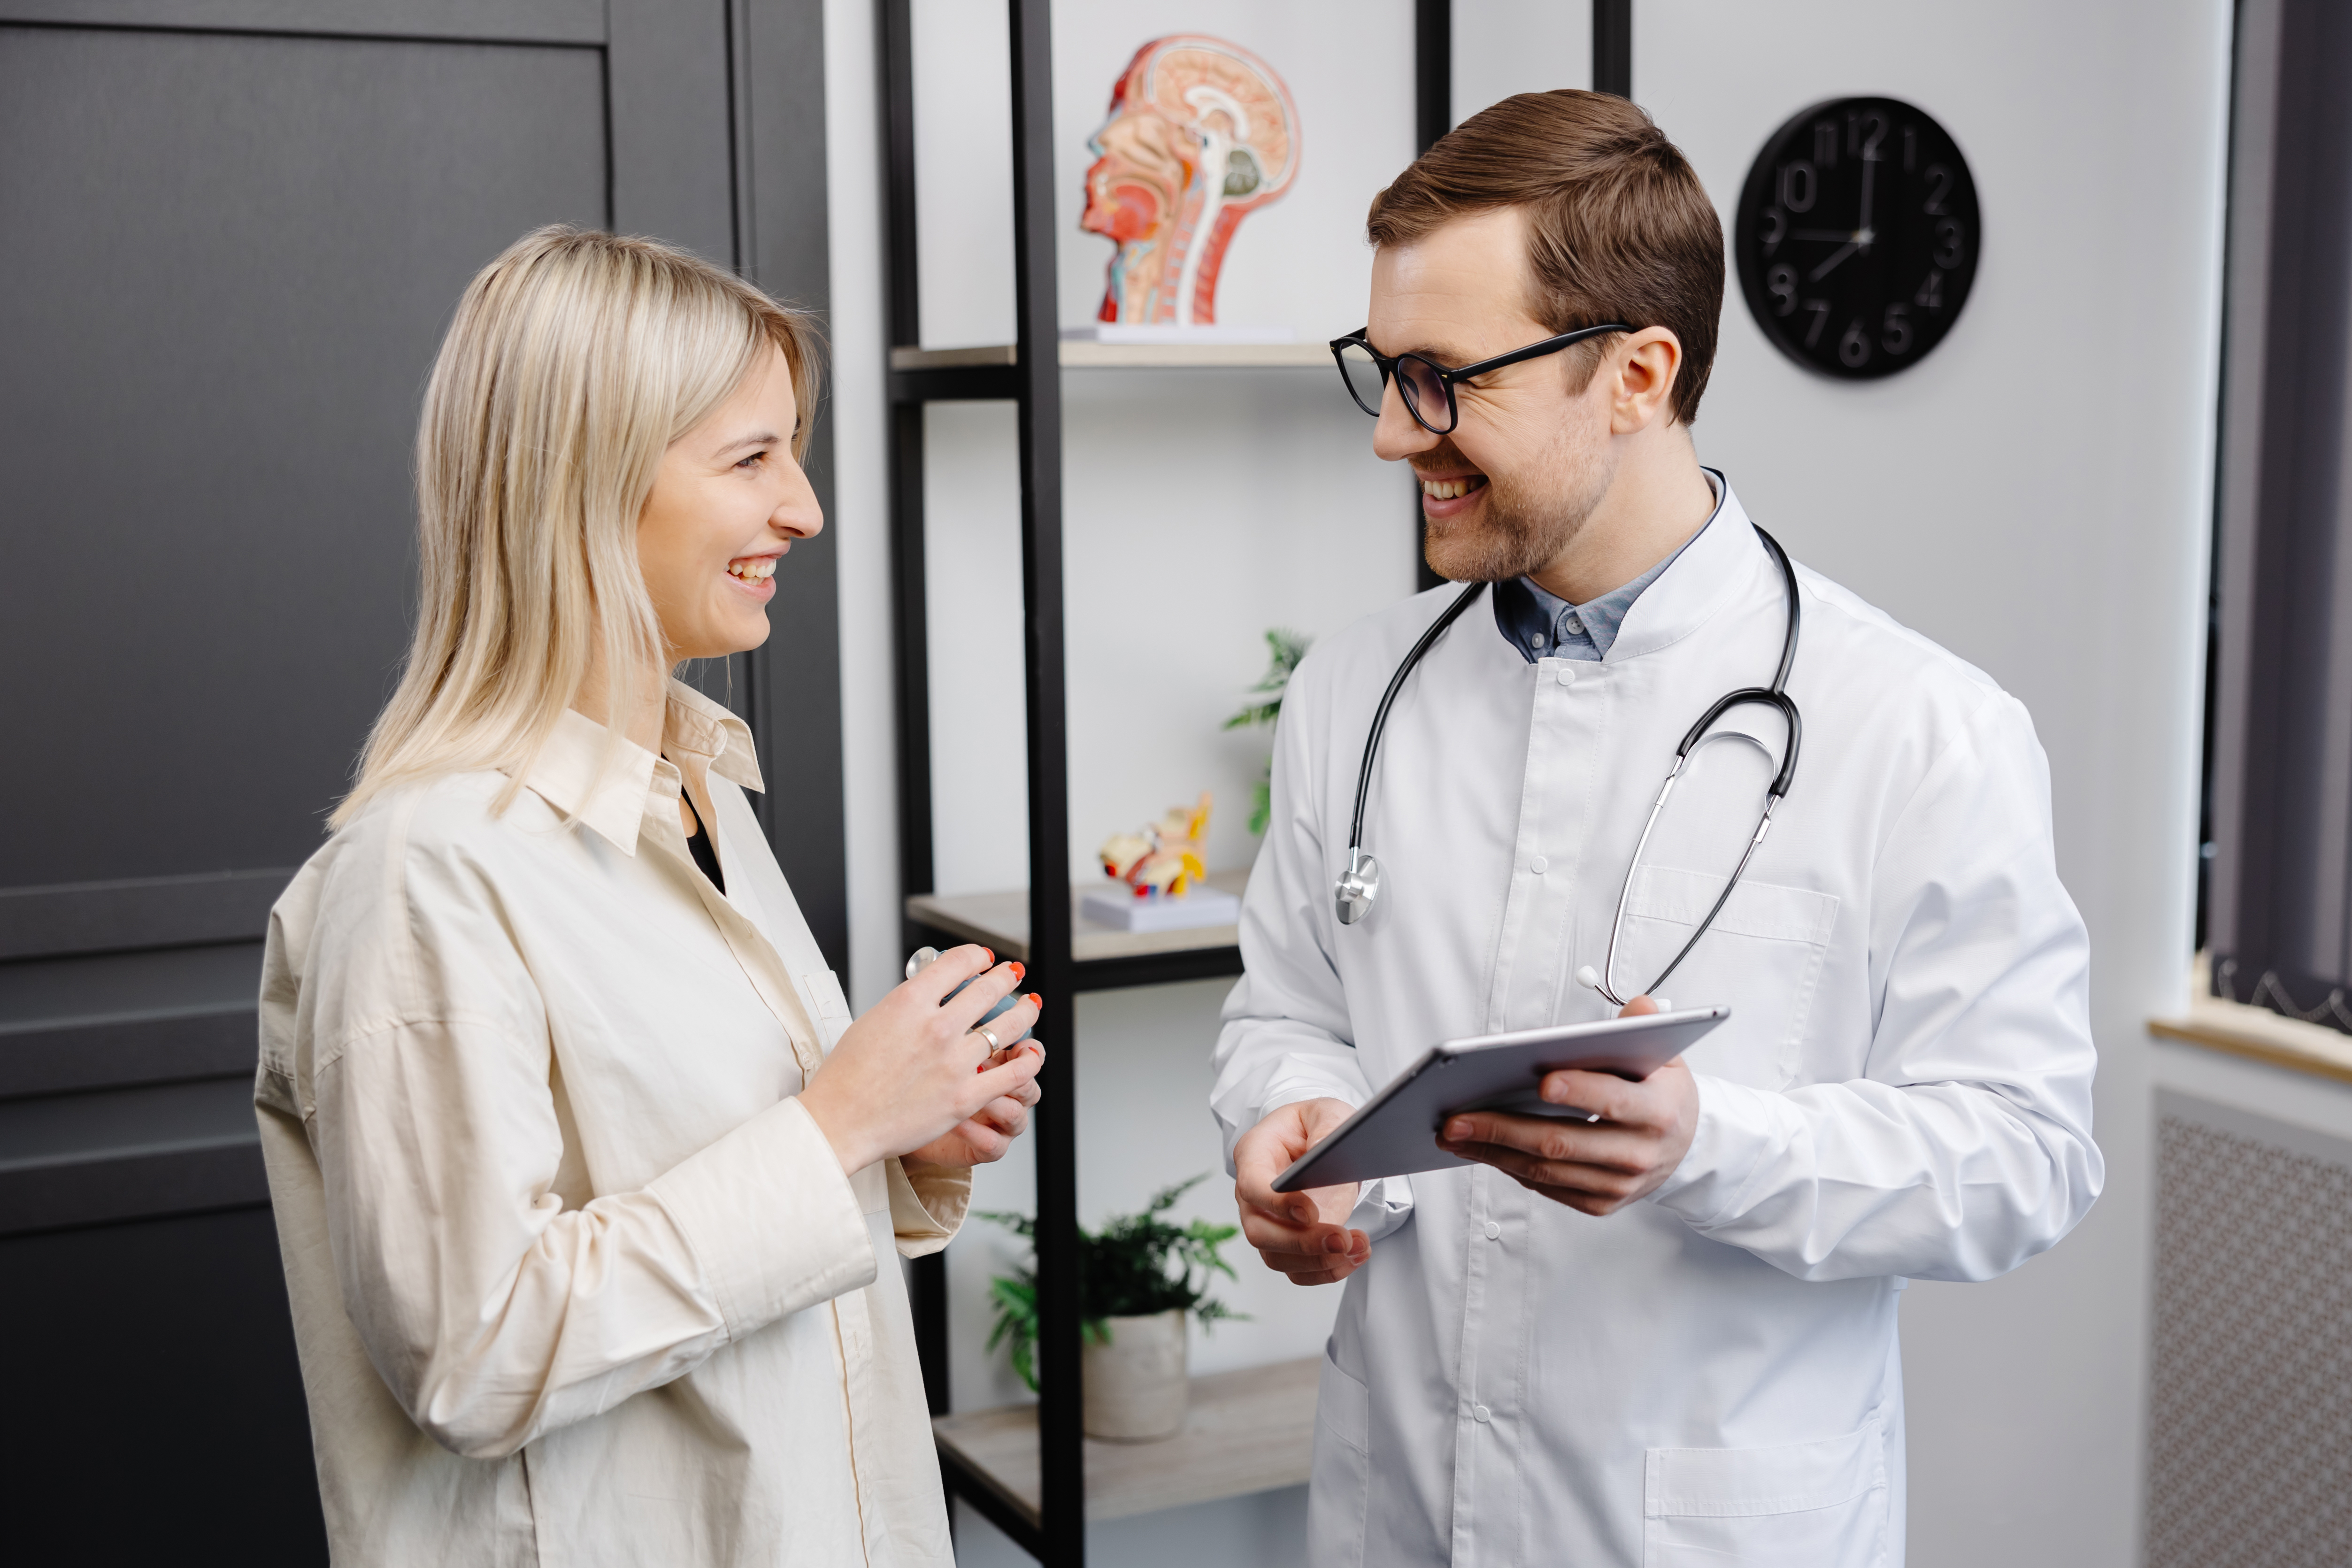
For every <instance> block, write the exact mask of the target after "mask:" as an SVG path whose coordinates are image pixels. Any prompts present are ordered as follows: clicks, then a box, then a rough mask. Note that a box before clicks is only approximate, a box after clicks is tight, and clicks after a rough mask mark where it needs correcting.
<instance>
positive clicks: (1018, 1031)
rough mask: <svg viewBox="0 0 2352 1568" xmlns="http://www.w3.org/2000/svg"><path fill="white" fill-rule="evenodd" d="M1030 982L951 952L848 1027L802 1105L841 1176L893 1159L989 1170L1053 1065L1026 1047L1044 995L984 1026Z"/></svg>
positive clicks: (1015, 968)
mask: <svg viewBox="0 0 2352 1568" xmlns="http://www.w3.org/2000/svg"><path fill="white" fill-rule="evenodd" d="M1023 974H1024V970H1023V968H1022V966H1021V965H1020V964H1018V963H1009V962H1008V963H996V962H995V954H993V953H992V952H989V951H988V950H987V949H986V948H984V947H977V946H967V947H958V948H951V949H950V950H949V951H948V952H945V953H943V954H941V955H940V961H939V962H938V963H934V964H932V965H930V966H929V968H927V969H925V970H923V971H922V972H921V973H919V974H917V975H916V976H915V977H914V978H913V979H912V980H909V981H908V982H907V983H906V984H902V985H900V986H898V988H897V989H896V990H894V991H892V992H891V993H890V994H888V995H887V996H885V997H884V998H883V999H882V1000H881V1002H880V1003H879V1004H878V1005H876V1006H875V1007H874V1008H873V1009H872V1010H871V1011H870V1012H868V1013H867V1014H866V1016H864V1017H862V1018H860V1019H858V1020H857V1022H856V1023H855V1024H852V1025H851V1026H849V1028H848V1029H847V1030H846V1031H845V1033H844V1034H843V1035H842V1037H841V1042H840V1043H839V1044H838V1045H836V1046H835V1047H834V1048H833V1054H832V1055H831V1056H829V1057H827V1058H825V1061H824V1066H823V1067H821V1068H818V1069H817V1071H816V1075H815V1076H814V1078H812V1079H809V1084H808V1087H807V1088H806V1089H803V1090H802V1091H801V1097H800V1098H801V1104H802V1106H803V1108H804V1109H805V1110H807V1111H808V1113H809V1115H810V1116H811V1117H812V1118H813V1119H814V1121H815V1122H816V1124H817V1126H818V1128H819V1129H820V1130H822V1131H824V1136H825V1140H826V1142H829V1143H831V1144H832V1145H833V1152H834V1153H835V1155H837V1156H838V1157H839V1158H840V1160H841V1166H842V1169H843V1170H845V1171H859V1170H863V1169H865V1168H866V1166H868V1165H870V1164H872V1163H874V1162H876V1161H877V1160H880V1159H885V1158H887V1157H888V1156H890V1155H893V1154H896V1155H898V1156H899V1157H901V1158H902V1159H904V1160H906V1161H908V1162H910V1163H912V1162H922V1163H929V1164H934V1165H978V1164H985V1163H989V1162H990V1161H992V1160H994V1159H996V1158H997V1157H998V1156H1000V1155H1002V1154H1003V1152H1004V1151H1005V1149H1006V1147H1007V1146H1008V1145H1009V1144H1010V1143H1011V1142H1012V1141H1013V1139H1015V1138H1017V1137H1019V1136H1020V1135H1021V1133H1022V1131H1023V1130H1024V1128H1026V1127H1027V1126H1028V1122H1029V1108H1030V1107H1031V1106H1033V1105H1034V1104H1036V1103H1037V1099H1038V1089H1037V1072H1038V1069H1039V1068H1042V1067H1043V1066H1044V1065H1045V1047H1044V1046H1042V1045H1040V1044H1038V1043H1037V1042H1036V1041H1035V1040H1023V1039H1021V1036H1022V1035H1023V1034H1024V1033H1026V1032H1027V1030H1028V1029H1029V1028H1030V1027H1031V1026H1033V1025H1034V1024H1035V1023H1036V1022H1037V1014H1038V1009H1039V1005H1040V1002H1039V998H1038V997H1037V995H1036V994H1035V993H1034V992H1033V993H1031V994H1028V995H1025V996H1023V997H1022V998H1021V999H1020V1000H1019V1001H1017V1002H1016V1003H1014V1005H1013V1006H1012V1008H1010V1009H1009V1010H1008V1011H1006V1012H1004V1013H1003V1014H1002V1015H1000V1016H997V1017H994V1018H991V1019H989V1020H988V1023H987V1025H986V1028H987V1034H982V1033H981V1032H980V1026H981V1020H982V1018H983V1017H985V1016H986V1015H987V1013H988V1010H989V1009H990V1008H992V1007H993V1006H995V1005H997V1004H998V1003H999V1002H1001V1001H1003V999H1004V998H1005V997H1007V996H1010V995H1011V994H1013V989H1014V987H1016V986H1018V985H1019V984H1021V980H1022V976H1023ZM967 980H969V981H971V984H969V985H964V988H963V990H962V991H961V992H959V993H958V994H955V995H954V996H952V997H950V995H949V993H950V992H951V991H955V989H956V987H957V986H959V985H963V983H964V982H965V981H967ZM989 1035H993V1036H994V1037H996V1038H997V1039H998V1040H999V1041H1002V1042H1003V1045H1002V1047H996V1046H992V1045H991V1044H990V1043H989V1038H988V1036H989ZM1014 1041H1019V1044H1017V1045H1016V1044H1014V1043H1013V1042H1014Z"/></svg>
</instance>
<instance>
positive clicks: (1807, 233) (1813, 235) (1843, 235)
mask: <svg viewBox="0 0 2352 1568" xmlns="http://www.w3.org/2000/svg"><path fill="white" fill-rule="evenodd" d="M1789 237H1790V239H1856V240H1858V239H1860V238H1861V237H1862V235H1861V234H1860V232H1859V231H1857V232H1854V233H1851V234H1850V233H1848V232H1847V231H1845V230H1844V229H1842V228H1792V229H1790V231H1789Z"/></svg>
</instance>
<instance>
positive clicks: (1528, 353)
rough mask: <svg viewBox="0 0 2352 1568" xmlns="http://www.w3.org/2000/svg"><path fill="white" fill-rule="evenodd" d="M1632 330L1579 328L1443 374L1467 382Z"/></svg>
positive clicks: (1615, 325) (1618, 325)
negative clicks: (1580, 344) (1474, 377)
mask: <svg viewBox="0 0 2352 1568" xmlns="http://www.w3.org/2000/svg"><path fill="white" fill-rule="evenodd" d="M1630 331H1633V328H1631V327H1629V326H1627V325H1626V324H1625V323H1624V322H1622V321H1610V322H1608V323H1606V324H1604V325H1601V326H1598V327H1579V328H1577V329H1576V331H1572V332H1562V333H1560V334H1559V336H1557V337H1549V338H1546V339H1545V340H1544V341H1543V342H1539V343H1529V344H1528V346H1527V347H1525V348H1523V349H1513V350H1512V351H1511V352H1510V353H1507V354H1496V356H1495V357H1494V358H1493V359H1482V360H1480V361H1479V362H1478V363H1476V364H1465V365H1464V366H1463V367H1462V368H1461V369H1460V370H1449V371H1444V373H1443V374H1444V377H1445V379H1446V380H1447V381H1448V382H1456V381H1468V380H1469V379H1470V378H1471V377H1473V376H1478V375H1484V374H1486V373H1487V372H1488V371H1490V370H1501V369H1502V368H1503V367H1504V366H1505V365H1513V364H1517V363H1519V362H1520V361H1521V360H1527V359H1533V358H1535V357H1536V356H1537V355H1538V354H1548V353H1557V352H1559V350H1561V349H1564V348H1567V347H1568V346H1569V345H1570V344H1571V343H1580V342H1583V341H1584V340H1585V339H1587V338H1597V337H1599V336H1600V335H1601V333H1603V332H1630ZM1364 346H1365V347H1366V348H1370V347H1371V344H1370V343H1366V344H1365V345H1364ZM1374 352H1376V353H1377V352H1378V351H1374Z"/></svg>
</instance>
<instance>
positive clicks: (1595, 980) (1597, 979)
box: [1576, 963, 1601, 991]
mask: <svg viewBox="0 0 2352 1568" xmlns="http://www.w3.org/2000/svg"><path fill="white" fill-rule="evenodd" d="M1576 983H1577V984H1579V985H1581V986H1583V987H1584V988H1585V989H1586V990H1587V991H1598V990H1600V989H1601V972H1600V971H1599V970H1597V969H1595V968H1593V967H1592V965H1591V964H1589V963H1588V964H1586V965H1584V966H1583V967H1582V968H1581V969H1579V970H1578V971H1577V972H1576Z"/></svg>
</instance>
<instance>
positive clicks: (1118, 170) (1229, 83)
mask: <svg viewBox="0 0 2352 1568" xmlns="http://www.w3.org/2000/svg"><path fill="white" fill-rule="evenodd" d="M1087 147H1088V149H1089V150H1091V151H1092V152H1093V153H1094V154H1095V163H1094V166H1093V167H1092V168H1090V169H1088V170H1087V215H1086V216H1085V218H1084V219H1082V220H1081V222H1080V225H1079V226H1080V227H1082V228H1085V229H1086V230H1087V231H1088V232H1089V233H1092V234H1100V235H1108V237H1110V238H1111V239H1112V240H1113V241H1115V242H1116V243H1117V244H1118V254H1117V255H1115V256H1113V257H1112V258H1111V262H1110V275H1109V279H1108V286H1107V287H1106V288H1105V289H1104V290H1103V301H1102V309H1101V310H1099V311H1097V319H1099V320H1101V321H1135V322H1161V323H1166V324H1169V325H1174V326H1207V325H1210V324H1211V323H1213V322H1214V321H1216V319H1217V272H1218V269H1219V268H1220V267H1222V266H1223V262H1224V258H1225V247H1226V246H1227V245H1229V244H1231V243H1232V242H1233V237H1234V230H1235V229H1236V228H1239V227H1240V226H1241V221H1242V219H1243V217H1244V216H1246V215H1247V214H1249V213H1252V212H1255V210H1257V209H1258V208H1259V207H1262V206H1264V205H1265V204H1266V203H1268V202H1270V201H1272V200H1274V199H1275V198H1276V196H1279V195H1282V193H1283V192H1284V191H1286V190H1288V189H1289V188H1290V182H1291V179H1292V177H1293V176H1294V175H1296V174H1297V172H1298V106H1297V104H1295V103H1293V102H1292V101H1291V99H1290V89H1288V88H1286V87H1285V86H1284V85H1283V84H1282V79H1281V78H1280V77H1278V76H1276V75H1275V74H1274V71H1273V69H1272V68H1270V67H1268V66H1267V65H1266V63H1265V61H1264V60H1261V59H1259V58H1257V57H1256V56H1255V55H1254V54H1251V53H1250V52H1249V51H1248V50H1247V49H1244V48H1242V47H1240V46H1238V45H1235V44H1229V43H1226V42H1225V41H1224V40H1223V39H1222V38H1210V37H1200V36H1198V35H1194V34H1186V35H1180V36H1178V37H1168V38H1154V39H1153V40H1152V41H1151V42H1150V43H1148V44H1146V45H1144V46H1143V47H1141V48H1139V49H1138V50H1136V51H1135V58H1134V59H1132V60H1130V61H1129V62H1128V67H1127V69H1126V71H1125V72H1123V73H1122V74H1121V75H1120V77H1119V79H1118V84H1117V85H1116V86H1114V87H1113V88H1112V89H1111V92H1110V118H1109V119H1108V120H1107V121H1104V122H1103V126H1102V129H1101V130H1099V131H1097V132H1095V133H1094V137H1093V139H1092V140H1091V141H1089V142H1087Z"/></svg>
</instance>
